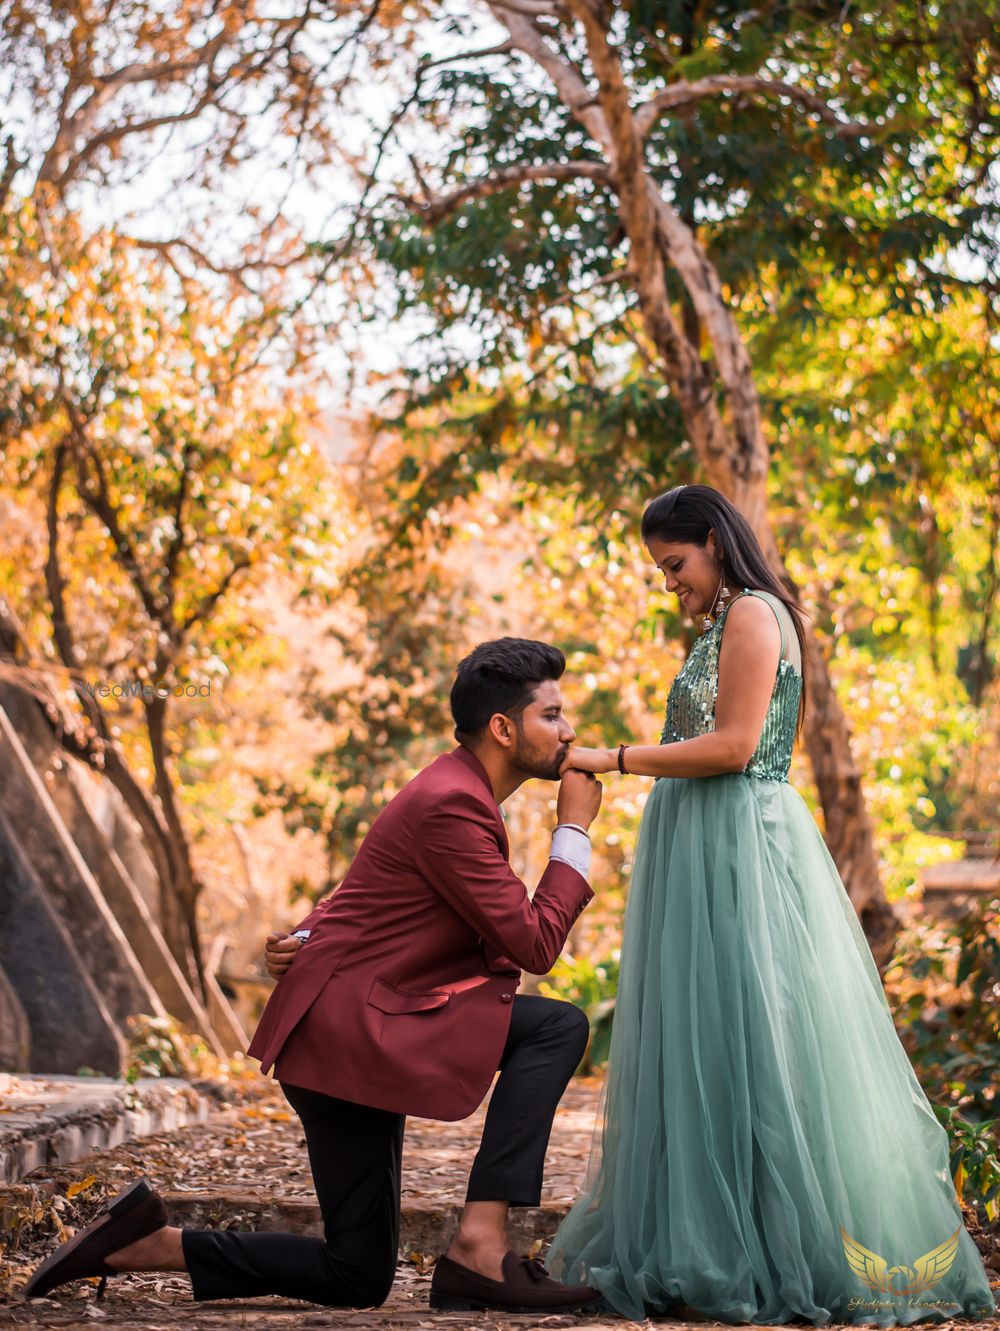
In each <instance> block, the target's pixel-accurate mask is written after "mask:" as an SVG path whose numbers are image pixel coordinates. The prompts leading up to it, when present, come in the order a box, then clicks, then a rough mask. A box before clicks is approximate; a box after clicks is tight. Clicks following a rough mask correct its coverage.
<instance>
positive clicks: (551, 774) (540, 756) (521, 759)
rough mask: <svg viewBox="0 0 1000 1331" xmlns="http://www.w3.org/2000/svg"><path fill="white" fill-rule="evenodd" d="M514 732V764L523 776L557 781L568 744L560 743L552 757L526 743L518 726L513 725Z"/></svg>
mask: <svg viewBox="0 0 1000 1331" xmlns="http://www.w3.org/2000/svg"><path fill="white" fill-rule="evenodd" d="M515 733H516V735H517V748H516V749H515V750H514V765H515V766H516V767H517V769H518V771H519V772H523V773H524V774H525V776H536V777H539V778H540V779H541V780H542V781H558V780H559V769H560V767H562V765H563V759H564V758H565V757H566V755H567V753H569V745H568V744H560V745H559V751H558V753H557V754H556V756H555V757H554V758H553V757H552V756H551V755H550V754H547V753H544V752H543V751H542V750H541V749H537V748H535V746H534V745H532V744H528V743H527V742H526V741H525V738H524V734H523V732H522V731H521V729H520V727H518V726H515Z"/></svg>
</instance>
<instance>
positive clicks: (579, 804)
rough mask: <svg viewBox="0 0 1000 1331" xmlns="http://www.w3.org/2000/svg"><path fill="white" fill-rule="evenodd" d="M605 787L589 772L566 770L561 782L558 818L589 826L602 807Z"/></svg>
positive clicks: (560, 820) (558, 819) (561, 820)
mask: <svg viewBox="0 0 1000 1331" xmlns="http://www.w3.org/2000/svg"><path fill="white" fill-rule="evenodd" d="M603 793H604V787H603V786H602V785H601V783H600V781H598V780H597V778H596V777H594V776H591V774H590V773H589V772H576V771H564V772H563V777H562V780H561V781H560V783H559V800H558V803H557V804H556V820H557V822H560V823H579V825H580V826H581V827H589V826H590V824H591V823H592V822H593V821H594V819H595V818H596V817H597V811H598V809H599V808H600V807H601V796H602V795H603Z"/></svg>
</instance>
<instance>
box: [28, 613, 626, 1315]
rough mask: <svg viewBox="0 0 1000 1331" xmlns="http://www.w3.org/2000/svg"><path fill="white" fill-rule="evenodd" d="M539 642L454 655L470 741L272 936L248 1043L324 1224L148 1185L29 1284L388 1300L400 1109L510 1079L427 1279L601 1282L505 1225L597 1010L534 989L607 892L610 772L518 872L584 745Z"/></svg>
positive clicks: (536, 1180)
mask: <svg viewBox="0 0 1000 1331" xmlns="http://www.w3.org/2000/svg"><path fill="white" fill-rule="evenodd" d="M564 669H565V658H564V657H563V654H562V653H561V652H560V651H558V650H557V649H556V648H554V647H550V646H548V645H546V644H545V643H539V642H532V641H529V640H525V639H521V638H502V639H499V640H498V641H496V642H488V643H483V644H482V645H481V646H479V647H477V648H476V649H475V651H473V652H472V653H471V654H470V655H469V656H467V657H466V658H465V660H464V661H462V662H461V664H460V665H459V667H458V672H457V675H456V679H455V683H454V686H453V688H452V691H451V709H452V714H453V717H454V722H455V737H456V739H457V740H458V747H457V748H455V749H453V750H452V751H451V752H450V753H446V754H443V755H442V756H441V757H439V758H438V759H436V760H435V761H434V762H433V763H431V764H430V766H429V767H427V768H425V769H424V770H423V771H422V772H420V773H419V774H418V775H417V776H416V777H414V779H413V780H412V781H410V782H409V783H408V784H407V785H406V786H405V787H404V788H403V789H402V790H401V791H400V792H399V794H398V795H396V796H395V798H394V799H393V800H391V801H390V803H389V804H388V805H387V806H386V807H385V808H384V809H383V810H382V812H381V813H380V814H379V816H378V818H377V819H376V820H375V822H374V823H373V825H372V827H371V830H370V831H369V833H368V835H367V836H366V837H365V839H364V841H363V842H362V844H361V847H360V849H359V851H358V854H357V856H356V857H355V859H354V861H353V863H352V865H351V868H350V871H349V872H348V874H347V876H346V877H345V878H344V881H343V883H342V884H341V885H340V887H339V888H338V889H337V890H336V891H335V892H334V893H333V894H332V895H331V896H330V897H328V898H327V899H326V900H324V901H322V902H321V903H320V904H319V905H318V906H317V907H316V908H315V910H313V911H312V913H311V914H310V915H309V916H308V917H307V918H306V919H305V920H303V921H302V923H301V924H300V925H299V926H298V928H297V929H295V930H294V931H293V933H292V934H291V935H285V934H272V935H271V936H270V937H269V939H268V943H267V961H268V969H269V971H270V973H271V974H272V975H273V976H275V977H276V978H277V979H278V984H277V985H276V987H275V989H274V992H273V994H272V995H271V998H270V1000H269V1002H268V1004H267V1007H266V1009H265V1011H264V1014H263V1016H262V1018H261V1021H260V1025H259V1027H258V1029H257V1032H256V1034H255V1035H254V1038H253V1041H252V1043H251V1045H250V1050H249V1052H250V1053H251V1054H252V1055H253V1057H255V1058H258V1059H260V1062H261V1065H262V1067H263V1070H264V1071H265V1072H266V1071H268V1070H269V1069H270V1068H271V1067H272V1066H273V1067H274V1070H275V1075H276V1077H277V1078H278V1080H279V1082H280V1084H281V1087H282V1090H283V1092H284V1094H285V1096H286V1097H287V1099H288V1101H289V1103H290V1104H291V1106H292V1108H293V1109H294V1110H295V1112H296V1113H297V1114H298V1116H299V1118H300V1119H301V1121H302V1127H303V1130H304V1133H305V1138H306V1145H307V1148H308V1151H309V1162H310V1166H311V1168H312V1175H313V1181H314V1184H315V1188H316V1195H317V1197H318V1198H319V1203H320V1209H321V1211H322V1215H323V1228H324V1238H323V1239H320V1238H311V1237H304V1236H298V1235H291V1234H272V1233H245V1232H241V1231H237V1230H229V1229H220V1230H193V1229H183V1230H181V1229H176V1228H171V1227H169V1226H168V1225H167V1223H166V1220H167V1217H166V1212H165V1209H164V1207H163V1203H162V1200H161V1199H160V1197H159V1195H158V1194H157V1193H156V1192H154V1191H153V1189H152V1188H151V1187H150V1185H149V1184H148V1183H147V1182H146V1181H145V1180H140V1181H139V1182H137V1183H135V1184H134V1185H133V1186H132V1187H131V1188H129V1189H127V1190H126V1191H125V1192H124V1193H122V1194H121V1195H120V1196H119V1197H118V1198H116V1199H115V1201H114V1202H112V1203H109V1204H108V1206H107V1208H106V1209H105V1211H104V1212H103V1213H102V1214H101V1215H99V1216H98V1218H97V1220H95V1221H94V1222H93V1224H92V1225H90V1226H88V1227H87V1229H85V1230H83V1231H81V1233H80V1234H78V1235H76V1236H75V1238H73V1239H72V1240H70V1242H69V1243H67V1244H64V1245H62V1247H61V1248H59V1249H57V1250H56V1252H54V1253H53V1254H52V1256H51V1257H49V1258H48V1259H47V1261H46V1262H45V1263H43V1265H42V1266H41V1267H40V1268H39V1270H38V1271H37V1272H36V1273H35V1275H34V1276H33V1277H32V1279H31V1281H30V1282H29V1284H28V1286H27V1287H26V1288H25V1291H24V1292H25V1295H26V1296H27V1297H29V1298H30V1297H33V1296H34V1297H37V1296H40V1295H43V1294H45V1293H47V1292H48V1291H49V1290H50V1289H52V1288H54V1287H55V1286H56V1285H59V1284H62V1283H64V1282H65V1281H68V1280H75V1279H79V1278H81V1277H83V1276H91V1275H100V1276H108V1275H112V1274H115V1273H117V1272H119V1271H143V1270H171V1271H187V1272H188V1273H189V1275H190V1278H191V1284H192V1290H193V1294H194V1297H195V1298H196V1299H225V1298H248V1297H257V1296H259V1295H261V1294H281V1295H285V1296H286V1297H291V1298H299V1299H308V1300H311V1301H313V1302H315V1303H321V1304H325V1305H327V1306H330V1307H370V1306H372V1305H376V1304H380V1303H382V1302H384V1300H385V1299H386V1298H387V1296H388V1294H389V1291H390V1289H391V1287H392V1283H393V1279H394V1276H395V1271H396V1258H397V1251H398V1246H399V1217H400V1165H401V1156H402V1146H403V1127H404V1123H405V1116H406V1115H407V1114H412V1115H415V1116H417V1117H420V1118H436V1119H446V1120H454V1119H460V1118H465V1117H467V1116H468V1115H469V1114H471V1113H472V1112H473V1111H474V1110H475V1109H476V1108H477V1106H478V1105H479V1104H480V1103H481V1102H482V1100H483V1098H484V1096H485V1095H486V1092H487V1090H488V1089H489V1086H490V1083H491V1081H492V1080H493V1077H494V1075H495V1074H496V1072H497V1070H498V1069H499V1071H500V1076H499V1078H498V1079H497V1082H496V1085H495V1087H494V1090H493V1095H492V1098H491V1100H490V1105H489V1109H488V1111H487V1115H486V1123H485V1126H484V1129H483V1136H482V1142H481V1144H480V1147H479V1151H478V1153H477V1155H476V1158H475V1161H474V1163H473V1166H472V1173H471V1175H470V1178H469V1184H468V1191H467V1194H466V1203H465V1207H464V1210H463V1212H462V1216H461V1220H460V1223H459V1227H458V1230H457V1232H456V1234H455V1237H454V1239H453V1241H452V1244H451V1247H450V1248H449V1249H448V1253H447V1255H446V1256H444V1257H442V1258H440V1259H439V1261H438V1262H437V1265H436V1267H435V1270H434V1277H433V1281H432V1284H431V1296H430V1298H431V1306H432V1307H434V1308H438V1309H460V1310H467V1309H498V1310H503V1311H511V1312H512V1311H520V1312H543V1311H545V1312H553V1313H555V1312H568V1311H578V1310H583V1309H586V1308H593V1307H595V1306H596V1305H597V1303H598V1302H599V1300H600V1295H599V1293H598V1291H597V1290H594V1289H591V1288H590V1287H588V1286H585V1285H575V1286H567V1285H563V1284H560V1283H559V1282H557V1281H554V1280H552V1279H551V1278H550V1277H549V1275H548V1273H547V1272H546V1271H545V1269H544V1267H543V1266H542V1264H541V1262H540V1261H538V1260H537V1259H530V1258H527V1257H521V1256H518V1255H517V1254H516V1253H515V1252H513V1251H512V1250H511V1249H510V1245H509V1241H508V1238H507V1213H508V1208H509V1207H511V1206H537V1205H538V1203H539V1201H540V1200H541V1187H542V1171H543V1166H544V1160H545V1151H546V1148H547V1145H548V1140H549V1134H550V1131H551V1127H552V1119H553V1116H554V1114H555V1109H556V1105H557V1104H558V1103H559V1099H560V1097H561V1096H562V1094H563V1091H564V1090H565V1088H566V1085H567V1083H568V1081H569V1079H570V1077H571V1076H572V1074H573V1071H574V1069H575V1068H576V1066H577V1064H578V1063H579V1061H580V1059H581V1057H582V1056H583V1052H584V1049H585V1047H586V1043H587V1019H586V1017H585V1015H584V1014H583V1013H582V1012H581V1011H580V1010H579V1009H578V1008H576V1007H574V1006H573V1005H572V1004H570V1003H563V1002H560V1001H558V1000H555V999H548V998H541V997H537V996H530V995H518V994H516V992H515V991H516V989H517V986H518V984H519V981H520V974H521V971H522V970H526V971H530V972H531V973H533V974H539V975H543V974H545V973H546V972H547V971H549V970H550V969H551V967H552V965H553V963H554V962H555V960H556V958H557V957H558V955H559V953H560V951H561V950H562V948H563V946H564V944H565V942H566V938H567V935H568V934H569V931H570V928H571V927H572V925H573V923H574V921H575V920H576V919H577V917H578V916H579V914H580V912H581V911H582V910H583V909H584V907H585V906H586V905H587V904H588V902H589V901H590V900H591V898H592V896H593V893H592V892H591V890H590V887H589V886H588V884H587V874H588V872H589V867H590V839H589V837H588V835H587V828H588V827H589V826H590V824H591V822H592V821H593V819H594V818H595V817H596V815H597V811H598V809H599V807H600V802H601V788H600V785H599V784H598V783H597V782H596V781H595V780H594V779H593V778H592V777H590V776H588V775H585V774H584V773H581V772H567V774H566V775H565V776H564V777H563V779H562V782H561V785H560V789H559V799H558V808H557V827H556V829H555V831H554V832H553V837H552V855H551V858H550V860H549V863H548V867H547V868H546V870H545V872H544V874H543V875H542V878H541V880H540V882H539V884H538V887H537V889H536V891H535V893H534V896H533V897H529V895H528V892H527V889H526V888H525V885H524V883H523V882H521V880H520V879H519V878H518V877H517V875H516V874H515V873H514V872H513V870H512V869H511V867H510V864H509V863H508V859H507V856H508V844H507V835H506V832H505V830H504V825H503V820H502V818H501V816H500V807H499V806H500V805H501V804H502V803H503V801H504V800H505V799H506V798H507V797H508V796H509V795H510V794H512V793H513V791H515V790H516V789H517V788H518V786H520V785H521V784H522V783H523V782H524V781H525V780H527V779H528V778H529V777H541V778H542V779H546V780H553V781H554V780H556V779H558V776H559V768H560V766H561V763H562V760H563V757H564V756H565V754H566V752H567V750H568V749H569V746H570V745H571V744H572V742H573V740H574V738H575V735H574V732H573V729H572V727H571V726H570V724H569V722H568V721H567V720H566V718H565V716H564V715H563V710H562V697H561V694H560V691H559V687H558V683H557V681H558V680H559V679H560V678H561V676H562V673H563V670H564Z"/></svg>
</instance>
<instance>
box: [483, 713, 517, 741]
mask: <svg viewBox="0 0 1000 1331" xmlns="http://www.w3.org/2000/svg"><path fill="white" fill-rule="evenodd" d="M486 728H487V730H488V731H489V732H490V734H491V735H492V737H493V738H494V739H495V740H496V742H497V743H498V744H499V745H500V747H501V748H502V749H509V748H511V747H512V746H513V744H514V723H513V721H512V720H511V719H510V717H509V716H505V715H504V714H503V712H494V713H493V715H492V716H491V717H490V719H489V724H488V725H487V727H486Z"/></svg>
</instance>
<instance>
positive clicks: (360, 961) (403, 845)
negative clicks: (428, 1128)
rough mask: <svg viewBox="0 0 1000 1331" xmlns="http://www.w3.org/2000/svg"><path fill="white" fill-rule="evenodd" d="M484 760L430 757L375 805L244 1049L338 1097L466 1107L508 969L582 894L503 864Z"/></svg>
mask: <svg viewBox="0 0 1000 1331" xmlns="http://www.w3.org/2000/svg"><path fill="white" fill-rule="evenodd" d="M507 855H508V844H507V834H506V831H505V830H504V825H503V821H502V820H501V817H500V810H499V808H498V807H497V803H496V800H495V799H494V798H493V790H492V787H491V785H490V782H489V778H488V776H487V775H486V770H485V768H484V767H483V765H482V764H481V763H480V762H479V760H478V758H476V757H475V756H474V755H473V754H472V753H470V752H469V750H468V749H464V748H461V747H459V748H457V749H454V750H453V751H452V752H451V753H446V754H442V756H441V757H440V758H437V759H436V760H435V761H434V762H433V763H431V765H430V766H429V767H426V768H425V769H424V770H423V771H422V772H420V773H419V774H418V775H417V776H416V777H414V779H413V780H412V781H410V782H409V783H408V784H407V785H406V786H405V787H404V788H403V789H402V790H401V791H400V792H399V794H398V795H396V796H395V798H394V799H392V800H391V801H390V802H389V804H387V805H386V807H385V808H384V809H383V810H382V812H381V813H380V814H379V816H378V817H377V818H376V820H375V822H374V823H373V824H372V827H371V830H370V831H369V833H368V835H367V836H366V837H365V839H364V841H363V842H362V843H361V847H360V849H359V851H358V853H357V856H356V857H355V859H354V862H353V863H352V865H351V868H350V871H349V872H348V874H347V876H346V877H345V878H344V881H343V882H342V883H341V885H340V887H339V888H338V889H337V891H336V892H334V893H333V895H332V896H330V897H327V898H326V899H325V900H324V901H322V902H320V904H319V905H318V906H317V907H316V909H315V910H314V911H313V912H312V914H311V915H309V916H308V917H307V918H306V919H305V920H303V921H302V923H301V924H300V925H297V926H296V927H297V928H299V929H311V930H312V933H311V934H310V937H309V938H308V939H307V940H306V942H305V943H303V945H302V947H301V948H300V949H299V951H298V953H297V954H296V956H295V959H294V960H293V962H292V964H291V966H290V967H289V969H288V971H287V972H286V973H285V975H284V977H283V978H282V979H281V980H279V981H278V983H277V985H276V986H275V988H274V991H273V993H272V994H271V997H270V999H269V1001H268V1004H267V1007H266V1008H265V1009H264V1013H263V1015H262V1016H261V1020H260V1025H259V1026H258V1027H257V1031H256V1034H255V1035H254V1037H253V1040H252V1042H251V1044H250V1049H249V1052H250V1054H251V1055H252V1056H253V1057H254V1058H257V1059H260V1062H261V1066H262V1069H263V1071H264V1072H267V1071H268V1069H269V1068H270V1067H271V1066H272V1065H273V1066H274V1069H275V1075H276V1076H277V1077H278V1078H279V1080H281V1081H285V1082H289V1083H291V1084H292V1085H295V1086H305V1087H307V1088H308V1089H310V1090H314V1091H323V1092H325V1093H326V1094H327V1095H335V1096H337V1097H339V1098H340V1099H342V1100H353V1101H356V1102H358V1103H359V1104H365V1105H372V1106H374V1107H375V1108H378V1109H389V1110H393V1111H394V1112H396V1113H401V1114H412V1115H415V1116H416V1117H418V1118H439V1119H458V1118H465V1117H466V1116H467V1115H469V1114H471V1113H472V1112H473V1110H474V1109H476V1108H477V1106H478V1105H479V1104H480V1103H481V1102H482V1100H483V1097H484V1096H485V1095H486V1092H487V1090H488V1089H489V1086H490V1082H491V1081H492V1079H493V1075H494V1073H495V1072H496V1070H497V1066H498V1064H499V1061H500V1055H501V1053H502V1052H503V1047H504V1044H505V1043H506V1039H507V1031H508V1028H509V1026H510V1016H511V1011H512V1007H511V1004H512V1002H513V998H514V991H515V990H516V988H517V986H518V984H519V983H520V976H521V969H524V970H526V971H530V972H532V973H533V974H536V975H544V974H545V973H546V972H547V971H549V970H550V969H551V968H552V965H553V963H554V962H555V960H556V958H557V957H558V955H559V953H560V952H561V951H562V948H563V946H564V945H565V942H566V937H567V935H568V933H569V931H570V928H571V927H572V925H573V922H574V921H575V920H576V918H577V916H578V915H579V914H580V912H581V911H582V910H583V909H584V907H585V906H586V905H587V904H588V902H589V901H590V900H591V898H592V897H593V895H594V894H593V892H592V891H591V890H590V887H589V886H588V884H587V880H586V879H585V878H584V877H583V876H582V875H581V874H579V873H577V871H576V870H575V869H573V868H571V866H570V865H568V864H564V863H562V862H561V861H559V860H551V861H550V862H549V865H548V868H547V869H546V870H545V873H544V874H543V875H542V878H541V881H540V882H539V884H538V887H537V889H536V891H535V895H534V898H533V899H532V898H529V896H528V892H527V889H526V888H525V886H524V883H522V882H521V880H520V878H518V877H517V875H516V874H515V873H514V871H513V870H512V869H511V867H510V865H509V864H508V862H507Z"/></svg>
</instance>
